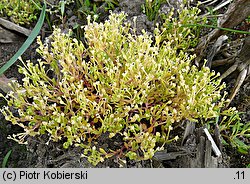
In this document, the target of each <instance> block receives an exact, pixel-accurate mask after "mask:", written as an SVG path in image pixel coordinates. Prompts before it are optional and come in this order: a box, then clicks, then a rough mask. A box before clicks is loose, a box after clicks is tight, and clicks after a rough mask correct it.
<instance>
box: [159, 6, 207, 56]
mask: <svg viewBox="0 0 250 184" xmlns="http://www.w3.org/2000/svg"><path fill="white" fill-rule="evenodd" d="M199 13H200V9H198V8H196V7H193V8H189V9H188V8H187V7H183V6H181V8H180V9H179V10H178V14H179V16H178V17H174V11H173V10H172V11H171V12H170V15H168V16H164V15H162V18H163V19H164V23H163V26H162V30H161V31H162V39H163V40H169V41H171V40H172V39H173V38H174V40H172V42H173V43H172V45H173V46H174V47H176V49H182V50H183V51H188V49H190V48H193V47H195V46H196V45H197V44H198V42H199V35H200V30H201V29H200V28H201V27H200V26H198V25H202V24H204V23H205V22H206V19H205V18H204V19H201V18H200V17H199V16H198V14H199ZM190 25H192V26H190Z"/></svg>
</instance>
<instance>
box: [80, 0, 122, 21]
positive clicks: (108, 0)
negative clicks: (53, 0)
mask: <svg viewBox="0 0 250 184" xmlns="http://www.w3.org/2000/svg"><path fill="white" fill-rule="evenodd" d="M102 4H104V9H105V11H109V10H114V8H115V6H118V4H119V3H118V1H117V0H100V1H91V0H76V7H77V11H78V13H79V15H78V17H79V18H81V19H85V20H86V18H87V17H88V16H89V15H91V16H95V19H96V20H97V19H98V17H99V14H98V13H97V8H98V7H100V6H101V5H102ZM82 15H83V16H82Z"/></svg>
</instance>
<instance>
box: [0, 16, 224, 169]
mask: <svg viewBox="0 0 250 184" xmlns="http://www.w3.org/2000/svg"><path fill="white" fill-rule="evenodd" d="M125 19H126V15H125V14H124V13H120V14H113V13H112V14H111V15H110V16H109V20H107V21H105V22H104V23H97V22H91V21H90V17H88V23H87V25H86V26H84V30H85V39H86V43H82V42H80V41H78V40H76V39H74V38H71V36H70V34H71V33H68V34H64V33H62V32H61V31H60V29H55V30H54V32H53V34H52V35H51V36H50V38H49V40H50V41H51V43H48V41H47V42H45V43H44V44H43V43H42V42H41V40H40V39H39V38H38V44H39V45H40V46H39V48H38V50H37V52H38V53H40V54H41V56H42V59H41V60H38V63H37V64H35V65H34V64H33V63H31V62H30V61H27V63H24V62H23V64H24V66H23V67H20V68H19V72H20V73H21V74H23V75H24V76H25V77H24V78H23V79H22V81H23V83H22V84H21V83H18V82H17V81H13V84H12V86H15V87H13V91H11V92H9V93H8V94H7V95H6V96H3V95H2V97H4V98H5V99H6V101H7V103H8V106H5V107H3V108H2V109H1V112H2V113H3V115H4V116H5V119H6V120H8V121H11V122H12V123H13V124H17V125H19V126H21V127H22V128H23V129H24V132H23V133H20V134H17V135H14V136H13V137H12V139H14V140H16V141H18V142H19V143H25V140H26V137H27V136H39V135H42V134H47V135H49V137H50V139H49V140H50V141H61V142H62V143H63V146H64V148H69V147H70V146H81V147H83V148H84V153H83V155H84V156H86V157H88V160H89V161H90V162H91V163H93V164H94V165H96V164H98V163H99V162H101V161H103V160H104V159H105V158H108V157H111V156H117V157H119V158H124V156H126V157H128V158H130V159H134V160H146V159H150V158H152V156H153V155H154V153H155V152H156V151H158V150H161V149H163V147H164V145H165V144H167V143H170V142H172V141H174V140H177V139H178V136H176V137H174V136H173V135H171V131H172V129H173V127H174V126H175V125H177V124H179V123H181V121H182V120H183V119H189V120H191V121H196V122H198V120H199V119H205V120H207V119H209V118H215V117H217V116H218V115H219V110H220V109H221V108H222V107H223V106H224V103H225V99H224V95H221V90H222V89H223V88H224V86H225V85H224V84H221V81H220V80H219V79H218V75H216V73H215V72H213V71H212V72H211V71H210V69H209V68H207V67H202V68H201V69H200V70H199V69H198V68H197V67H196V66H192V65H191V62H192V60H193V59H194V57H195V56H193V55H189V54H187V53H186V52H185V51H186V47H184V49H183V50H182V47H180V46H181V45H186V43H190V42H191V40H188V39H193V38H192V37H188V36H187V37H184V38H186V39H187V40H186V39H183V37H181V36H179V33H178V31H179V30H180V29H176V30H175V31H176V33H175V34H173V35H172V37H171V35H170V34H169V35H168V37H167V39H166V40H164V38H165V36H164V35H166V33H167V32H166V28H164V31H165V32H164V31H161V28H156V29H155V33H154V38H153V37H152V36H150V35H149V34H147V33H146V32H145V31H144V32H143V34H142V35H139V36H138V35H136V30H135V29H132V28H131V27H130V25H129V24H128V23H126V22H125ZM172 20H173V21H175V19H172ZM173 24H176V23H175V22H173ZM185 30H186V31H187V32H188V33H189V32H190V31H191V30H189V29H185ZM182 31H183V30H182ZM182 33H183V32H182ZM163 36H164V37H163ZM184 41H185V42H186V43H185V44H183V42H184ZM9 107H12V108H15V109H17V111H18V114H15V113H13V112H12V110H11V109H10V108H9ZM104 134H107V135H108V136H107V139H112V138H116V137H117V136H119V137H121V139H122V144H121V146H120V147H119V148H117V149H115V150H111V149H107V148H103V147H102V145H99V144H98V140H99V138H100V136H101V135H104Z"/></svg>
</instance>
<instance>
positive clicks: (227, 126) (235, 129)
mask: <svg viewBox="0 0 250 184" xmlns="http://www.w3.org/2000/svg"><path fill="white" fill-rule="evenodd" d="M221 115H222V116H223V118H222V120H221V121H220V122H219V125H220V129H221V132H222V137H223V142H224V143H225V144H231V146H233V147H236V148H237V149H238V151H239V152H240V153H243V154H248V151H249V149H250V145H247V144H245V143H244V142H245V140H246V139H249V138H250V122H246V123H242V122H241V118H240V113H239V112H237V111H234V112H232V111H231V110H226V111H224V112H222V114H221Z"/></svg>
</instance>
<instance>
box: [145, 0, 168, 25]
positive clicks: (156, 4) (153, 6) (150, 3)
mask: <svg viewBox="0 0 250 184" xmlns="http://www.w3.org/2000/svg"><path fill="white" fill-rule="evenodd" d="M163 2H165V0H145V4H144V5H143V6H142V11H143V13H145V14H146V15H147V17H148V20H150V21H153V20H155V19H156V18H157V16H158V15H159V9H160V7H161V4H162V3H163Z"/></svg>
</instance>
